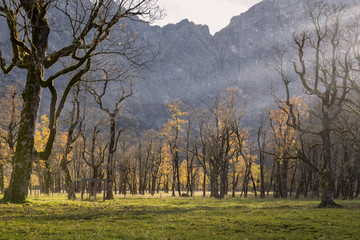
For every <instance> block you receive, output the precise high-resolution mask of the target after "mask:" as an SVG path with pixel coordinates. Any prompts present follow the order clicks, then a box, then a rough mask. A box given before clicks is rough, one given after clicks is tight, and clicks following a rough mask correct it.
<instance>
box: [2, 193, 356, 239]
mask: <svg viewBox="0 0 360 240" xmlns="http://www.w3.org/2000/svg"><path fill="white" fill-rule="evenodd" d="M318 203H319V201H318V200H314V201H296V200H276V199H266V200H261V199H255V198H252V197H251V198H248V199H243V198H234V199H231V198H227V199H223V200H217V199H210V198H205V199H203V198H200V197H197V198H171V197H164V196H162V198H161V199H160V198H159V196H157V197H143V198H141V197H128V196H127V197H126V198H124V197H117V198H116V199H115V200H112V201H106V202H105V203H104V202H100V201H98V202H95V201H92V202H90V201H83V202H81V201H74V202H73V201H68V200H66V196H65V195H56V196H48V197H46V196H40V197H30V199H29V201H28V202H27V203H25V204H17V205H16V204H0V239H87V240H92V239H360V201H359V200H356V201H338V203H340V204H342V205H343V206H344V208H342V209H318V208H317V207H316V206H317V205H318Z"/></svg>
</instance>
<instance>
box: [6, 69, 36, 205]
mask: <svg viewBox="0 0 360 240" xmlns="http://www.w3.org/2000/svg"><path fill="white" fill-rule="evenodd" d="M34 68H35V66H34ZM38 71H40V75H39V72H38ZM38 71H36V70H35V69H34V70H32V71H28V75H27V82H26V86H25V90H24V93H23V100H24V103H23V108H22V112H21V119H20V126H19V134H18V142H17V146H16V152H15V157H14V165H13V170H12V173H11V180H10V184H9V187H8V188H7V189H6V191H5V196H4V201H9V202H23V201H25V199H26V196H27V194H28V188H29V182H30V176H31V172H32V165H33V162H34V161H35V159H36V157H37V154H36V153H35V151H34V136H35V127H36V123H37V120H38V115H39V107H40V101H41V92H42V91H41V90H42V89H41V86H40V79H39V78H41V74H42V73H41V69H38Z"/></svg>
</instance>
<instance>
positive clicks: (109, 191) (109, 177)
mask: <svg viewBox="0 0 360 240" xmlns="http://www.w3.org/2000/svg"><path fill="white" fill-rule="evenodd" d="M115 138H116V114H115V115H111V116H110V144H109V156H108V162H107V168H106V197H105V198H106V199H108V200H109V199H113V198H114V196H113V179H114V176H113V175H114V171H113V166H114V164H113V161H114V153H115V144H116V142H115V141H116V140H115Z"/></svg>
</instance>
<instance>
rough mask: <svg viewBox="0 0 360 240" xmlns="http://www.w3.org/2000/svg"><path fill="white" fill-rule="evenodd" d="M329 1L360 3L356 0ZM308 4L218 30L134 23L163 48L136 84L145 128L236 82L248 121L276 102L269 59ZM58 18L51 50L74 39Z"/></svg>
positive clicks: (281, 2) (268, 2)
mask: <svg viewBox="0 0 360 240" xmlns="http://www.w3.org/2000/svg"><path fill="white" fill-rule="evenodd" d="M327 2H330V1H327ZM331 2H339V3H344V4H350V5H356V6H359V3H358V0H331ZM305 4H306V0H264V1H262V2H260V3H258V4H256V5H255V6H253V7H252V8H250V9H249V10H248V11H247V12H245V13H243V14H241V15H239V16H235V17H233V18H232V20H231V22H230V24H229V25H228V26H227V27H225V28H224V29H222V30H221V31H219V32H217V33H216V34H215V35H211V34H210V32H209V28H208V27H207V26H206V25H195V24H194V23H192V22H189V21H188V20H186V19H185V20H183V21H181V22H179V23H177V24H169V25H166V26H164V27H159V26H150V25H149V24H145V23H130V25H131V26H130V27H129V29H130V30H131V31H132V32H133V33H136V34H137V36H138V39H139V41H140V43H146V44H148V45H153V46H160V47H161V54H160V56H159V58H158V61H157V62H156V63H154V64H153V65H152V66H151V69H150V71H148V70H144V71H142V72H141V78H142V80H141V81H138V82H137V84H136V86H135V91H134V93H135V94H134V96H133V97H132V99H130V101H131V103H130V104H129V106H130V110H131V111H132V112H133V113H134V115H135V116H137V118H138V119H139V121H140V123H141V124H142V126H143V127H146V128H150V127H154V128H159V127H160V126H161V125H162V124H163V123H164V122H165V121H166V119H167V117H168V113H167V112H166V110H165V106H164V103H165V102H166V101H169V100H172V99H175V98H179V99H181V100H182V101H183V102H184V103H186V104H187V105H189V106H191V107H201V106H205V105H206V104H207V102H209V100H210V99H211V97H213V96H216V95H218V94H219V93H220V92H221V91H223V90H225V89H226V88H227V87H230V86H237V87H239V88H241V89H242V90H243V91H244V93H245V94H247V95H248V96H249V103H248V105H247V109H248V116H249V117H248V120H254V119H255V118H256V116H257V115H258V113H260V112H261V111H262V109H266V108H267V107H268V106H270V104H271V103H273V102H274V99H273V97H272V96H271V93H272V92H275V94H281V86H282V85H281V82H280V79H279V78H278V76H277V75H276V73H275V72H274V71H272V66H271V63H270V61H269V60H271V59H272V57H273V56H274V53H275V50H274V48H275V47H280V48H282V49H284V48H290V47H291V44H292V33H293V32H294V31H297V30H300V29H301V28H302V27H303V26H304V25H303V24H305V23H306V20H305V19H306V17H305V11H304V6H305ZM54 19H56V21H55V24H57V25H58V26H60V27H62V29H63V31H60V30H59V29H57V31H53V32H52V33H51V36H50V39H51V45H50V47H49V51H50V52H51V50H52V49H54V48H55V47H57V46H62V45H63V44H64V42H66V41H67V40H69V39H71V34H70V32H68V31H67V30H66V26H67V25H66V24H63V23H62V21H61V16H54ZM0 26H1V27H0V34H1V36H0V44H1V49H4V46H6V47H7V46H10V40H9V39H8V34H7V33H8V30H7V29H6V25H4V24H3V22H1V25H0ZM7 48H8V47H7ZM57 48H58V47H57ZM7 54H8V55H10V52H7ZM22 77H24V75H23V73H22V72H21V71H15V72H14V73H13V75H12V76H11V77H8V78H22ZM279 90H280V93H279V92H278V91H279Z"/></svg>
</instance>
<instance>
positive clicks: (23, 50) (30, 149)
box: [0, 0, 158, 202]
mask: <svg viewBox="0 0 360 240" xmlns="http://www.w3.org/2000/svg"><path fill="white" fill-rule="evenodd" d="M50 11H56V12H57V13H59V14H61V16H63V17H64V19H67V24H68V26H69V30H70V31H71V34H70V35H71V37H72V39H71V40H70V43H69V44H68V45H65V46H63V47H61V48H60V49H57V50H54V51H52V52H51V53H48V46H49V36H50V33H51V32H52V31H53V30H54V28H55V27H56V26H54V25H52V24H51V23H50V21H49V17H50V16H49V12H50ZM0 16H1V17H3V18H5V19H6V22H7V26H8V29H9V37H10V40H11V46H9V47H11V48H12V56H11V57H10V59H11V61H10V63H8V61H7V59H6V57H5V56H4V55H3V54H1V53H0V66H1V69H2V72H3V73H4V74H8V73H10V72H11V71H12V70H13V69H14V68H15V67H16V68H20V69H24V70H25V71H26V72H27V77H26V84H25V90H24V93H23V100H24V104H23V108H22V114H21V121H20V129H19V139H18V144H17V147H16V153H15V159H14V168H13V172H12V176H11V181H10V185H9V188H8V189H7V191H6V193H5V196H4V200H5V201H11V202H19V201H24V200H25V198H26V196H27V191H28V186H29V181H30V174H31V171H32V163H33V161H34V160H35V159H36V158H38V157H39V158H41V159H44V160H46V159H48V158H49V156H50V153H51V149H52V146H53V143H54V139H55V136H56V129H57V120H58V118H59V116H60V114H61V111H62V109H63V107H64V104H65V101H66V99H67V96H68V94H69V93H70V90H71V88H72V87H73V86H74V85H75V84H76V83H77V82H79V81H80V80H81V79H82V77H83V76H84V75H85V74H86V72H87V71H88V70H89V69H90V66H91V61H92V58H93V57H95V56H96V55H97V54H100V52H97V51H96V50H97V48H98V47H99V45H100V44H101V43H102V42H104V41H105V40H106V39H107V38H108V37H109V35H110V33H111V30H112V29H113V28H114V27H115V26H117V24H118V23H119V21H122V20H123V19H126V18H127V19H131V20H137V21H139V19H138V18H136V16H142V17H143V18H145V19H146V18H147V19H149V20H151V18H153V17H156V16H158V8H157V6H156V0H120V1H112V0H99V1H93V2H91V1H83V0H63V1H54V0H41V1H40V0H3V1H1V3H0ZM55 22H56V21H55ZM63 42H64V43H67V41H63ZM125 56H126V54H125ZM65 60H66V63H67V64H65V65H63V66H61V65H59V64H57V63H59V62H60V61H62V62H63V63H65ZM59 68H60V70H59ZM46 71H49V73H50V75H49V76H47V75H45V72H46ZM64 75H70V76H71V77H70V80H69V81H67V82H66V83H65V86H66V87H65V90H64V91H63V93H62V95H61V97H60V101H59V102H58V94H59V93H58V91H59V89H58V88H57V87H55V86H56V85H55V82H58V81H59V80H60V79H63V76H64ZM45 76H46V77H45ZM43 88H47V89H48V90H49V91H50V93H51V102H50V114H49V116H50V123H49V129H50V137H49V140H48V143H47V146H46V148H45V150H44V151H43V152H40V153H37V152H36V151H34V132H35V126H36V122H37V120H38V112H39V107H40V102H41V96H42V89H43Z"/></svg>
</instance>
